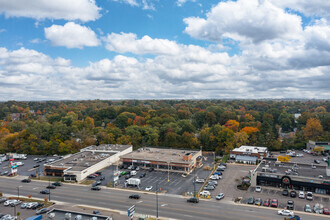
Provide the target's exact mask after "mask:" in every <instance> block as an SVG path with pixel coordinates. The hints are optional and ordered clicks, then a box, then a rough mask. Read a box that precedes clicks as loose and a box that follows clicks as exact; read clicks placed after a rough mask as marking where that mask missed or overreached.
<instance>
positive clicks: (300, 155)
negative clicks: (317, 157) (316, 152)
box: [296, 154, 304, 157]
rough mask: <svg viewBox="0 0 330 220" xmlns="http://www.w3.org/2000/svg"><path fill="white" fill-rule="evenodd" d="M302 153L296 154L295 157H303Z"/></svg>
mask: <svg viewBox="0 0 330 220" xmlns="http://www.w3.org/2000/svg"><path fill="white" fill-rule="evenodd" d="M303 156H304V155H303V154H297V155H296V157H303Z"/></svg>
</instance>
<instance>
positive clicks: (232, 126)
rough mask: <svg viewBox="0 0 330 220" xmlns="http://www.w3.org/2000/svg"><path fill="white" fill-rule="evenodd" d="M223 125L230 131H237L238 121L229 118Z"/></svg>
mask: <svg viewBox="0 0 330 220" xmlns="http://www.w3.org/2000/svg"><path fill="white" fill-rule="evenodd" d="M225 126H226V127H227V128H229V129H231V130H232V131H234V132H237V131H238V127H239V122H238V121H236V120H229V121H227V122H226V124H225Z"/></svg>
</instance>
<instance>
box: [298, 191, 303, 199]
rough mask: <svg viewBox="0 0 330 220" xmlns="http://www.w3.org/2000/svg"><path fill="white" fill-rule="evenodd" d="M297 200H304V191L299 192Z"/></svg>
mask: <svg viewBox="0 0 330 220" xmlns="http://www.w3.org/2000/svg"><path fill="white" fill-rule="evenodd" d="M298 197H299V198H301V199H304V198H305V192H304V191H299V195H298Z"/></svg>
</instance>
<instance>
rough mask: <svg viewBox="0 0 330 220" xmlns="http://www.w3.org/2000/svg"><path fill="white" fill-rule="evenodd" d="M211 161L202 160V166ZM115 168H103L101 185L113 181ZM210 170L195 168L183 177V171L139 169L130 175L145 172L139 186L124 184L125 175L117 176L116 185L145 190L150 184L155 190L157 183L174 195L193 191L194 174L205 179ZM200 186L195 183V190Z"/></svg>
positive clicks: (162, 189)
mask: <svg viewBox="0 0 330 220" xmlns="http://www.w3.org/2000/svg"><path fill="white" fill-rule="evenodd" d="M212 162H213V161H204V162H203V164H204V166H213V165H212ZM116 170H117V167H116V166H109V167H107V168H105V169H103V170H101V172H102V176H104V177H105V179H104V180H103V181H101V182H102V183H101V185H107V184H109V183H112V182H113V174H114V172H115V171H116ZM120 171H121V172H123V171H126V172H128V173H129V172H130V171H131V170H128V169H120ZM210 172H211V171H209V170H204V169H203V167H201V168H197V169H196V171H195V172H192V173H191V174H189V175H188V176H186V177H183V176H182V174H183V173H178V172H171V171H170V172H168V171H158V170H154V171H151V172H149V171H148V170H145V169H142V168H141V169H140V170H139V171H137V174H136V175H135V176H132V178H140V175H141V174H143V173H145V174H146V175H145V176H144V177H142V178H140V179H141V184H140V187H139V188H138V187H133V186H125V184H124V183H125V181H126V179H125V175H124V176H120V177H119V181H118V185H116V187H121V188H126V187H127V188H132V189H140V190H145V189H146V187H149V186H152V189H151V190H150V191H151V192H155V191H156V185H157V184H158V189H159V191H162V192H165V193H169V194H175V195H182V194H184V193H185V192H191V193H193V192H194V185H193V179H194V176H195V175H196V178H204V179H206V178H207V177H208V176H209V174H210ZM100 178H101V176H98V177H96V178H93V180H95V181H97V180H100ZM201 187H202V184H200V183H196V185H195V190H196V192H198V191H199V190H200V188H201Z"/></svg>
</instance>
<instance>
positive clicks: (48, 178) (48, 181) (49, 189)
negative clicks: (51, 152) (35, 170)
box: [48, 177, 50, 201]
mask: <svg viewBox="0 0 330 220" xmlns="http://www.w3.org/2000/svg"><path fill="white" fill-rule="evenodd" d="M48 186H49V189H48V190H49V194H48V201H50V177H49V178H48Z"/></svg>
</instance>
